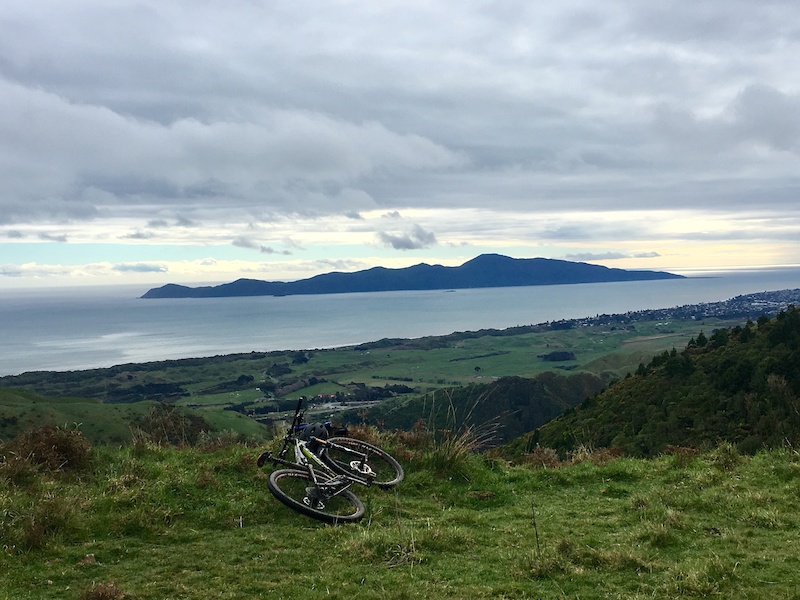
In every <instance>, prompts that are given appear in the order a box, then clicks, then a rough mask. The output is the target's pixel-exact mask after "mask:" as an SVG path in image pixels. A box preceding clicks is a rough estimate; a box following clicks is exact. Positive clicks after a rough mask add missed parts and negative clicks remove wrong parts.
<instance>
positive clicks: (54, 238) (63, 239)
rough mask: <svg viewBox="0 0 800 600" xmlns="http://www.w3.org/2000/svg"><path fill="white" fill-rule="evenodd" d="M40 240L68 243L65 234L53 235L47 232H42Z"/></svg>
mask: <svg viewBox="0 0 800 600" xmlns="http://www.w3.org/2000/svg"><path fill="white" fill-rule="evenodd" d="M38 237H39V239H40V240H42V241H45V242H60V243H65V242H66V241H67V236H66V235H65V234H52V233H47V232H42V233H40V234H39V236H38Z"/></svg>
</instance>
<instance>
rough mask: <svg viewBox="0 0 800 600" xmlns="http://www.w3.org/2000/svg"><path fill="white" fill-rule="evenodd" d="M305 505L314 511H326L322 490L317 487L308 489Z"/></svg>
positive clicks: (304, 500)
mask: <svg viewBox="0 0 800 600" xmlns="http://www.w3.org/2000/svg"><path fill="white" fill-rule="evenodd" d="M303 504H305V505H306V506H310V507H311V508H313V509H314V510H325V503H324V502H323V501H322V495H321V494H320V489H319V488H318V487H316V486H313V487H307V488H306V495H305V496H304V497H303Z"/></svg>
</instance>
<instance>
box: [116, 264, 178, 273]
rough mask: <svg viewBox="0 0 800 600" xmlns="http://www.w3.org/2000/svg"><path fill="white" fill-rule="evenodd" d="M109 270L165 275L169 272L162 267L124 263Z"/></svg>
mask: <svg viewBox="0 0 800 600" xmlns="http://www.w3.org/2000/svg"><path fill="white" fill-rule="evenodd" d="M111 269H112V270H114V271H119V272H121V273H166V272H167V271H168V270H169V269H168V268H167V267H166V266H164V265H159V264H153V263H134V264H128V263H125V264H119V265H114V266H113V267H111Z"/></svg>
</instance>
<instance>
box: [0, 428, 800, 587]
mask: <svg viewBox="0 0 800 600" xmlns="http://www.w3.org/2000/svg"><path fill="white" fill-rule="evenodd" d="M360 433H361V434H362V435H363V436H369V435H372V436H375V437H373V438H371V441H374V442H380V444H381V445H383V446H385V447H387V449H391V451H393V453H395V454H396V455H398V456H400V454H401V453H404V455H405V458H404V459H403V462H404V465H405V466H406V469H407V479H406V480H405V481H404V482H403V483H402V484H401V485H400V486H398V487H397V488H394V489H392V490H389V491H382V490H377V489H375V490H373V489H367V488H364V489H363V490H362V489H360V490H358V494H359V496H361V497H362V499H363V500H364V502H365V504H366V506H367V516H366V518H365V519H364V521H362V522H361V523H359V524H355V525H348V526H344V527H330V526H326V525H324V524H322V523H319V522H316V521H313V520H310V519H307V518H305V517H303V516H301V515H299V514H298V513H295V512H293V511H291V510H289V509H288V508H286V507H284V506H283V505H281V504H279V503H278V502H277V501H276V500H275V499H274V498H272V496H271V495H270V494H269V493H268V491H267V489H266V471H260V470H258V469H257V468H256V466H255V464H254V461H255V457H256V455H257V454H258V451H257V450H255V449H253V448H248V447H247V446H245V445H241V444H236V443H230V444H222V445H220V446H219V447H214V446H213V445H212V446H211V447H207V448H202V447H184V448H174V447H167V446H159V445H157V444H154V443H149V444H144V445H143V446H142V447H141V448H138V449H135V448H133V447H126V448H116V449H112V448H106V447H95V448H92V449H91V461H90V463H89V465H90V466H89V467H88V468H86V469H84V470H82V471H80V473H79V474H75V473H73V474H69V473H67V472H65V471H59V470H58V469H56V470H51V469H46V468H41V467H40V466H37V467H36V468H34V469H33V470H32V471H31V472H30V473H29V475H28V476H26V477H25V478H23V479H22V480H15V479H14V478H3V479H0V539H2V550H0V570H1V571H2V572H3V574H4V576H3V577H2V578H0V598H15V599H21V600H26V599H33V598H35V599H37V600H38V599H48V598H59V599H61V598H77V599H79V600H98V599H99V600H103V599H106V598H108V599H110V600H117V599H127V600H133V599H136V600H149V599H153V600H155V599H158V600H163V599H166V598H193V599H198V600H211V599H221V598H225V599H242V600H244V599H251V598H258V597H275V598H309V597H323V598H341V599H347V600H351V599H354V598H358V599H361V598H366V599H373V598H374V599H378V598H381V599H383V598H420V597H422V598H425V597H437V598H504V597H505V598H526V597H527V598H642V599H643V598H674V597H687V598H709V597H711V598H787V599H788V598H794V597H796V590H797V589H800V576H799V575H798V574H799V573H800V558H798V557H800V542H799V541H798V539H799V538H800V536H798V535H797V533H798V531H800V500H798V494H797V484H798V481H800V478H798V475H797V473H798V470H797V469H798V466H799V465H800V460H798V456H797V453H796V452H795V451H794V450H793V449H791V448H785V449H782V450H776V451H771V452H763V453H759V454H756V455H755V456H753V457H748V456H738V455H736V456H732V455H731V454H730V450H729V449H717V450H715V451H712V452H709V453H699V454H695V455H693V456H691V457H690V458H689V460H686V461H683V460H680V461H678V460H676V457H675V454H669V455H665V456H662V457H659V458H656V459H651V460H634V459H629V458H623V457H608V456H598V457H595V458H592V453H591V451H590V450H588V449H585V450H584V452H583V454H582V457H581V460H580V461H577V462H575V461H573V458H574V457H570V458H568V459H565V460H563V461H560V462H559V463H558V464H553V465H548V466H546V467H544V465H535V464H534V462H533V461H531V463H530V464H524V465H519V466H513V465H509V464H506V463H503V462H501V461H498V460H494V459H490V458H487V457H485V456H483V455H477V454H474V453H470V454H469V455H468V457H467V458H466V459H465V460H464V461H462V462H459V463H457V464H456V465H455V466H454V468H455V470H450V471H448V470H447V469H446V467H445V466H444V463H439V464H437V463H436V462H435V461H434V459H433V458H432V456H431V453H433V452H435V451H436V450H437V448H439V444H440V443H441V441H440V440H438V439H436V436H434V435H432V432H430V431H429V430H424V429H422V428H419V429H417V430H416V431H412V432H409V433H405V434H400V435H397V436H391V435H388V434H386V433H384V432H378V431H377V430H365V431H362V432H360ZM543 467H544V468H543Z"/></svg>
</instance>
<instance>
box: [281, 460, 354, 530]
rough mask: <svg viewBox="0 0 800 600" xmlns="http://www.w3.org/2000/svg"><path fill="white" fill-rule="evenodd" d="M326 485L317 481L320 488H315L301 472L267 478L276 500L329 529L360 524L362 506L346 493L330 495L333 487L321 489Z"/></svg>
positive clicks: (288, 470) (311, 481) (286, 471)
mask: <svg viewBox="0 0 800 600" xmlns="http://www.w3.org/2000/svg"><path fill="white" fill-rule="evenodd" d="M330 482H331V480H327V481H320V486H315V485H314V482H313V480H312V479H311V476H310V475H309V474H308V473H306V472H305V471H297V470H295V469H279V470H277V471H273V472H272V473H271V474H270V476H269V480H268V482H267V485H268V486H269V491H270V492H272V495H273V496H275V497H276V498H277V499H278V500H280V501H281V502H283V503H284V504H285V505H286V506H288V507H289V508H293V509H294V510H296V511H298V512H301V513H303V514H304V515H306V516H308V517H311V518H312V519H318V520H320V521H324V522H326V523H331V524H333V525H338V524H339V523H352V522H355V521H359V520H361V518H362V517H363V516H364V503H363V502H361V500H360V499H359V498H358V497H357V496H356V495H355V494H354V493H353V492H351V491H349V490H344V491H340V492H339V493H338V494H335V495H332V494H331V492H332V488H333V487H334V486H325V483H330Z"/></svg>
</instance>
